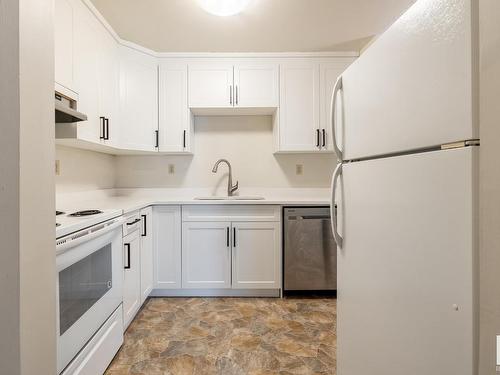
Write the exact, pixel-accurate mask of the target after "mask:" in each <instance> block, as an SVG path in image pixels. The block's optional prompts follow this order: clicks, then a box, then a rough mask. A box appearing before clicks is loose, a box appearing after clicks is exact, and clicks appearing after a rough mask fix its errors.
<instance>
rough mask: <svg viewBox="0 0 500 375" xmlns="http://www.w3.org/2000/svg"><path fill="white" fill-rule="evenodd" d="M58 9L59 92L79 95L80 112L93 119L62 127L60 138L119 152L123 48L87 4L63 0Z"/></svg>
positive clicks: (56, 68)
mask: <svg viewBox="0 0 500 375" xmlns="http://www.w3.org/2000/svg"><path fill="white" fill-rule="evenodd" d="M55 9H56V10H55V12H56V38H55V39H56V45H55V55H56V67H55V77H56V90H58V89H59V90H60V89H61V86H63V87H64V88H65V89H66V88H67V89H70V90H71V91H74V92H75V93H78V98H77V99H78V100H77V103H78V107H77V109H78V110H79V111H80V112H83V113H84V114H86V115H87V121H82V122H79V123H78V124H77V125H76V126H72V127H71V126H67V125H66V124H63V125H62V126H57V127H56V137H57V138H59V139H70V140H71V141H72V140H78V141H84V144H87V145H92V144H93V145H109V146H115V147H116V146H117V142H118V137H117V135H118V130H119V127H118V83H119V82H118V74H119V61H118V57H119V56H118V44H117V42H116V41H115V39H114V38H113V37H112V36H111V34H109V32H108V31H107V30H106V29H105V28H104V26H103V25H102V24H101V23H100V22H99V21H98V20H97V19H96V18H95V16H94V15H93V14H92V13H91V12H90V10H89V9H88V8H87V7H86V6H85V5H84V4H83V3H82V2H81V1H69V0H57V2H56V4H55ZM61 18H66V19H65V20H62V19H61ZM65 29H67V30H65ZM65 33H66V34H65ZM59 34H65V35H64V36H61V35H59ZM62 94H64V95H67V94H68V91H67V90H63V92H62ZM75 99H76V97H75Z"/></svg>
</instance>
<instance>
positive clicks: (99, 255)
mask: <svg viewBox="0 0 500 375" xmlns="http://www.w3.org/2000/svg"><path fill="white" fill-rule="evenodd" d="M111 280H112V263H111V244H108V245H106V246H104V247H103V248H101V249H99V250H97V251H95V252H93V253H92V254H90V255H88V256H87V257H85V258H83V259H81V260H79V261H78V262H76V263H74V264H72V265H71V266H69V267H68V268H65V269H64V270H62V271H60V272H59V322H60V323H59V331H60V335H62V334H63V333H64V332H66V331H67V330H68V328H70V327H71V326H72V325H73V323H75V322H76V321H77V320H78V319H79V318H80V317H81V316H82V315H83V314H85V312H86V311H88V310H89V309H90V308H91V307H92V306H93V305H94V304H95V303H96V302H97V301H98V300H99V299H100V298H101V297H102V296H103V295H104V294H106V292H107V291H108V290H109V289H111V287H112V284H111Z"/></svg>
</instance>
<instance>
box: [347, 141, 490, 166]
mask: <svg viewBox="0 0 500 375" xmlns="http://www.w3.org/2000/svg"><path fill="white" fill-rule="evenodd" d="M479 145H480V140H479V139H468V140H464V141H457V142H450V143H445V144H442V145H437V146H431V147H426V148H420V149H415V150H407V151H401V152H393V153H389V154H382V155H374V156H367V157H362V158H356V159H350V160H344V161H343V163H355V162H359V161H367V160H376V159H385V158H392V157H396V156H404V155H414V154H422V153H425V152H432V151H442V150H452V149H456V148H463V147H478V146H479Z"/></svg>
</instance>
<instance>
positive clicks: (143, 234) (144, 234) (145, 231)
mask: <svg viewBox="0 0 500 375" xmlns="http://www.w3.org/2000/svg"><path fill="white" fill-rule="evenodd" d="M141 216H142V218H143V219H144V226H143V227H142V229H143V231H142V235H141V236H142V237H146V236H147V235H148V231H147V228H146V215H141Z"/></svg>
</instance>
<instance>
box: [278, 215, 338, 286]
mask: <svg viewBox="0 0 500 375" xmlns="http://www.w3.org/2000/svg"><path fill="white" fill-rule="evenodd" d="M284 219H285V220H284V254H283V257H284V273H283V278H284V286H285V287H284V291H285V292H287V291H288V292H291V291H335V290H336V289H337V246H336V244H335V240H334V239H333V234H332V227H331V224H330V208H329V207H285V208H284Z"/></svg>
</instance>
